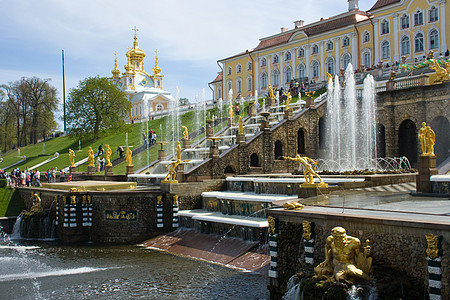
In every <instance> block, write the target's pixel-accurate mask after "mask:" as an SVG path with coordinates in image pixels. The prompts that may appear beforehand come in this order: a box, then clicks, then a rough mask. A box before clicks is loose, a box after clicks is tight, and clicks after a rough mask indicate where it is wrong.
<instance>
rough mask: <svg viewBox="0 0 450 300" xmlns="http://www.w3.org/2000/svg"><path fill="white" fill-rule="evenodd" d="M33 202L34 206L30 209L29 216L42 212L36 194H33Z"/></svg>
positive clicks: (39, 199)
mask: <svg viewBox="0 0 450 300" xmlns="http://www.w3.org/2000/svg"><path fill="white" fill-rule="evenodd" d="M33 200H34V204H33V206H32V207H31V208H30V215H31V214H34V213H37V212H41V211H42V210H43V208H42V201H41V197H39V195H38V194H37V193H34V194H33Z"/></svg>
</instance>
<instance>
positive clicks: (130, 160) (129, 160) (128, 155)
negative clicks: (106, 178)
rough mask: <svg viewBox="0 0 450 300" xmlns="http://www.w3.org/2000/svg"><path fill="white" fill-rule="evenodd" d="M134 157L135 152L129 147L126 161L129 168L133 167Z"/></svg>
mask: <svg viewBox="0 0 450 300" xmlns="http://www.w3.org/2000/svg"><path fill="white" fill-rule="evenodd" d="M132 155H133V152H132V151H131V150H130V148H129V147H127V151H126V153H125V161H126V162H127V166H128V167H131V166H132V164H131V163H132Z"/></svg>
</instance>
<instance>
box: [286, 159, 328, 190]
mask: <svg viewBox="0 0 450 300" xmlns="http://www.w3.org/2000/svg"><path fill="white" fill-rule="evenodd" d="M283 158H284V159H286V160H292V161H298V162H299V163H300V164H301V165H302V166H303V167H304V168H305V171H304V172H303V176H304V177H305V180H306V184H307V185H315V183H314V176H316V177H317V178H318V179H319V182H320V183H319V184H318V186H319V187H327V186H328V184H326V183H325V182H323V180H322V177H320V176H319V174H317V173H316V171H314V169H315V168H316V167H317V161H315V160H313V159H311V158H309V157H306V156H304V157H302V156H300V154H297V155H296V156H295V157H289V156H283ZM311 163H313V164H314V167H313V166H312V165H311Z"/></svg>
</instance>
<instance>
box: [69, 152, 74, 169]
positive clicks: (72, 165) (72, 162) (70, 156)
mask: <svg viewBox="0 0 450 300" xmlns="http://www.w3.org/2000/svg"><path fill="white" fill-rule="evenodd" d="M69 161H70V166H71V167H75V152H74V151H73V150H72V149H69Z"/></svg>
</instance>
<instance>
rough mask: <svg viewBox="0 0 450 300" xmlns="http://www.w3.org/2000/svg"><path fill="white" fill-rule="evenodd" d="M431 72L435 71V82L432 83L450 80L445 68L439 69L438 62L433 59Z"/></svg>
mask: <svg viewBox="0 0 450 300" xmlns="http://www.w3.org/2000/svg"><path fill="white" fill-rule="evenodd" d="M430 69H431V70H435V71H436V77H437V78H436V80H435V81H434V82H443V81H445V80H449V79H450V75H449V73H448V71H447V69H446V68H443V67H441V65H440V64H439V62H438V61H437V60H435V59H433V63H432V64H431V65H430Z"/></svg>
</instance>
